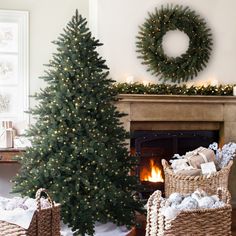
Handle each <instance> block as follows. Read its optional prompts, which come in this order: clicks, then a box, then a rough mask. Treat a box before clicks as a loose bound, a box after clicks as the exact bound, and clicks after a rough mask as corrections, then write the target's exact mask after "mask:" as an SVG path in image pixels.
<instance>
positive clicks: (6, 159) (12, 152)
mask: <svg viewBox="0 0 236 236" xmlns="http://www.w3.org/2000/svg"><path fill="white" fill-rule="evenodd" d="M24 151H25V149H24V148H0V164H1V163H18V162H17V161H16V160H14V157H15V156H17V155H20V154H21V153H22V152H24Z"/></svg>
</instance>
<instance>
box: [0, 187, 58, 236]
mask: <svg viewBox="0 0 236 236" xmlns="http://www.w3.org/2000/svg"><path fill="white" fill-rule="evenodd" d="M42 193H45V194H46V195H47V198H48V200H49V202H50V204H51V207H50V208H44V209H41V205H40V197H41V194H42ZM36 201H37V210H36V211H35V213H34V216H33V218H32V221H31V223H30V226H29V228H28V229H27V230H26V229H24V228H22V227H20V226H18V225H15V224H11V223H8V222H5V221H0V236H60V204H54V202H53V201H52V200H51V198H50V196H49V195H48V193H47V191H46V190H45V189H42V188H41V189H39V190H38V191H37V193H36Z"/></svg>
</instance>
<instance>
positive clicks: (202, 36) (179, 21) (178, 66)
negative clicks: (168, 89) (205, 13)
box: [136, 5, 213, 83]
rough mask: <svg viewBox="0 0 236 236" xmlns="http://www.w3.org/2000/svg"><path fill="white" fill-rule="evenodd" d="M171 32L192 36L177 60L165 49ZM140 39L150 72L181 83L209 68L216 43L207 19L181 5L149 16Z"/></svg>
mask: <svg viewBox="0 0 236 236" xmlns="http://www.w3.org/2000/svg"><path fill="white" fill-rule="evenodd" d="M171 30H180V31H181V32H184V33H185V34H187V36H188V37H189V47H188V49H187V51H186V52H185V53H183V54H182V55H180V56H178V57H169V56H167V55H166V54H165V52H164V50H163V46H162V42H163V37H164V35H165V34H166V33H167V32H168V31H171ZM137 39H138V41H137V43H136V44H137V52H138V53H139V58H141V59H142V61H143V62H142V64H145V65H147V67H148V69H147V70H148V71H150V72H152V74H154V75H156V76H158V77H159V79H160V80H163V81H165V82H166V81H171V82H178V83H180V82H187V81H188V80H189V79H193V78H194V77H195V76H197V74H198V72H200V71H201V70H202V69H203V68H204V67H206V64H207V62H208V60H209V58H210V54H211V49H212V44H213V43H212V34H211V31H210V29H209V28H208V27H207V24H206V22H205V20H204V19H202V18H201V17H200V16H199V15H197V14H196V13H195V11H193V10H191V9H190V8H189V7H183V6H179V5H175V6H173V5H170V6H169V5H167V7H164V6H162V7H161V9H159V10H158V9H157V8H156V9H155V13H149V17H148V18H147V19H146V21H145V22H144V24H143V25H142V26H140V31H139V34H138V36H137Z"/></svg>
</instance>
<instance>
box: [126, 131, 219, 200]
mask: <svg viewBox="0 0 236 236" xmlns="http://www.w3.org/2000/svg"><path fill="white" fill-rule="evenodd" d="M131 137H132V138H131V143H130V144H131V153H132V154H133V155H135V156H136V157H137V158H139V165H138V167H137V170H136V175H137V176H138V178H139V180H140V183H141V184H142V185H143V187H144V190H143V191H142V193H141V195H142V197H143V198H144V199H147V198H148V197H149V196H150V194H152V193H153V191H155V190H156V189H159V190H162V192H164V191H163V190H164V174H163V168H162V165H161V159H166V160H167V161H169V160H170V158H172V157H173V155H174V154H176V153H178V154H180V155H183V154H185V153H186V152H187V151H191V150H194V149H196V148H198V147H199V146H203V147H208V146H209V144H211V143H213V142H218V141H219V131H218V130H204V131H203V130H185V131H176V130H162V131H160V130H149V131H147V130H135V131H133V132H132V135H131Z"/></svg>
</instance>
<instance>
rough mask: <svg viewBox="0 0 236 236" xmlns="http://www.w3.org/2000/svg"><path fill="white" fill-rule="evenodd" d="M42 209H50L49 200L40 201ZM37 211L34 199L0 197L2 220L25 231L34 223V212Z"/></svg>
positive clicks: (0, 218) (0, 216)
mask: <svg viewBox="0 0 236 236" xmlns="http://www.w3.org/2000/svg"><path fill="white" fill-rule="evenodd" d="M40 203H41V207H42V208H47V207H50V204H49V202H48V200H47V199H45V198H41V199H40ZM36 209H37V203H36V200H35V199H32V198H28V197H25V198H20V197H14V198H12V199H10V198H3V197H0V220H1V221H6V222H9V223H12V224H15V225H19V226H20V227H22V228H24V229H28V228H29V226H30V223H31V221H32V218H33V215H34V212H35V211H36Z"/></svg>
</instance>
